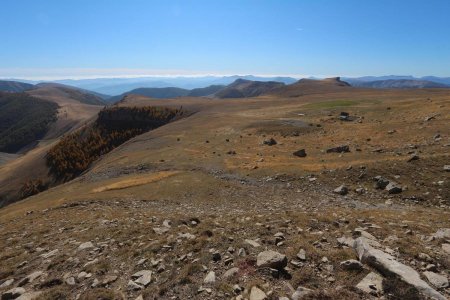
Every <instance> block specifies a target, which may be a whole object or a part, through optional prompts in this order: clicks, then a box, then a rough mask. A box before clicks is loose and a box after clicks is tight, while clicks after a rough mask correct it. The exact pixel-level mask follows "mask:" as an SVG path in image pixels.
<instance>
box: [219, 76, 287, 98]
mask: <svg viewBox="0 0 450 300" xmlns="http://www.w3.org/2000/svg"><path fill="white" fill-rule="evenodd" d="M284 85H285V84H284V83H282V82H276V81H251V80H246V79H236V80H235V81H234V82H233V83H231V84H229V85H227V86H226V87H225V88H223V89H221V90H220V91H218V92H217V93H215V94H214V97H216V98H247V97H257V96H260V95H263V94H266V93H268V92H270V91H272V90H275V89H277V88H281V87H283V86H284Z"/></svg>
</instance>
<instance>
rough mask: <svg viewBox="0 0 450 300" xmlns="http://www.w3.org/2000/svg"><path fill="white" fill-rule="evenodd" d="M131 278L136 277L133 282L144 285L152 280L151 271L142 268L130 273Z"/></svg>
mask: <svg viewBox="0 0 450 300" xmlns="http://www.w3.org/2000/svg"><path fill="white" fill-rule="evenodd" d="M131 278H133V279H136V280H134V282H135V283H137V284H141V285H143V286H145V287H146V286H147V285H148V284H149V283H150V282H151V281H152V271H150V270H142V271H139V272H136V273H134V274H133V275H131Z"/></svg>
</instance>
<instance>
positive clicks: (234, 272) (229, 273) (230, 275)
mask: <svg viewBox="0 0 450 300" xmlns="http://www.w3.org/2000/svg"><path fill="white" fill-rule="evenodd" d="M238 273H239V268H236V267H234V268H231V269H229V270H227V271H226V272H225V273H223V275H222V278H223V279H230V278H233V277H234V276H236V275H237V274H238Z"/></svg>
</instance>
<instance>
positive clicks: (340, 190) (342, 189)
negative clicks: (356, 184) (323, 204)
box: [333, 185, 348, 196]
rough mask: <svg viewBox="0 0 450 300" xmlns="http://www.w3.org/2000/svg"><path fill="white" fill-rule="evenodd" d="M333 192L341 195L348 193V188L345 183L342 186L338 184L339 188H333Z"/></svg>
mask: <svg viewBox="0 0 450 300" xmlns="http://www.w3.org/2000/svg"><path fill="white" fill-rule="evenodd" d="M333 192H334V193H335V194H339V195H342V196H344V195H347V194H348V188H347V187H346V186H345V185H341V186H338V187H337V188H335V189H334V190H333Z"/></svg>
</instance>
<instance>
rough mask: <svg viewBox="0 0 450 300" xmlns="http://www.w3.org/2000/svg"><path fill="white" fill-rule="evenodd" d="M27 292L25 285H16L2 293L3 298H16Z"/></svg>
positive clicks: (5, 299) (3, 299) (6, 299)
mask: <svg viewBox="0 0 450 300" xmlns="http://www.w3.org/2000/svg"><path fill="white" fill-rule="evenodd" d="M23 294H25V289H24V288H23V287H15V288H13V289H10V290H8V291H6V292H4V293H3V294H2V300H9V299H16V298H18V297H19V296H21V295H23Z"/></svg>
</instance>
